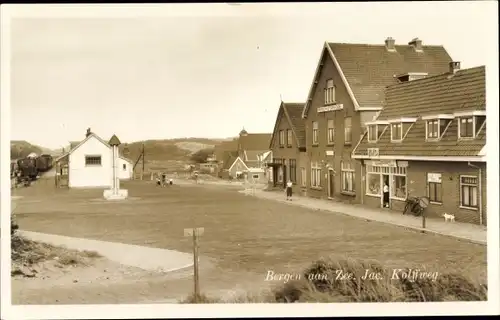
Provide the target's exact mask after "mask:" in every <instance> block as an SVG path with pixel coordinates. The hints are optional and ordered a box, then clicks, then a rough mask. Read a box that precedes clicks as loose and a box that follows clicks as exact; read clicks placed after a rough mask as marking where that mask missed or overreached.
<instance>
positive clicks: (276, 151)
mask: <svg viewBox="0 0 500 320" xmlns="http://www.w3.org/2000/svg"><path fill="white" fill-rule="evenodd" d="M280 113H281V116H280V117H279V119H278V125H277V129H276V130H277V131H276V132H275V134H274V137H273V140H272V146H273V149H272V157H273V158H275V159H284V161H285V164H286V170H287V172H286V178H287V179H288V178H289V177H290V166H289V163H290V162H289V160H290V159H295V160H296V163H297V165H296V168H295V169H296V177H297V179H296V180H297V181H295V182H294V184H293V191H294V192H299V191H300V189H301V177H300V167H301V166H302V164H301V159H302V160H303V157H302V158H301V157H300V152H299V148H298V147H297V142H296V141H295V137H294V141H293V143H292V146H290V147H288V146H287V142H286V137H287V134H286V130H292V127H291V126H290V123H289V122H288V120H287V119H286V116H285V113H284V112H283V111H282V110H280ZM280 130H284V132H285V145H284V146H283V147H281V146H280V144H279V132H280ZM284 177H285V175H284ZM269 184H270V185H272V186H274V181H273V182H269ZM276 186H277V187H282V186H283V184H282V183H280V182H278V181H276Z"/></svg>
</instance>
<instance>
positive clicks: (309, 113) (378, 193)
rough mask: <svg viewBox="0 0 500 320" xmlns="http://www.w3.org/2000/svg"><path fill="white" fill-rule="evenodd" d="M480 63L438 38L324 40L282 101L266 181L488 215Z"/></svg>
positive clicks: (434, 211)
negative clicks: (309, 74)
mask: <svg viewBox="0 0 500 320" xmlns="http://www.w3.org/2000/svg"><path fill="white" fill-rule="evenodd" d="M485 81H486V79H485V68H484V66H480V67H475V68H470V69H460V62H457V61H454V60H453V59H452V58H451V57H450V55H449V54H448V53H447V51H446V50H445V48H444V47H443V46H427V45H423V44H422V41H421V40H419V39H413V40H412V41H410V42H409V43H408V44H405V45H396V44H395V40H394V39H392V38H388V39H386V40H385V43H381V44H380V45H367V44H346V43H328V42H327V43H325V44H324V46H323V49H322V51H321V55H320V58H319V61H318V65H317V68H316V72H315V74H314V77H313V80H312V84H311V87H310V89H309V94H308V97H307V100H306V102H305V103H287V102H281V104H280V106H279V110H278V114H277V117H276V122H275V126H274V130H273V133H272V137H271V140H270V145H269V150H271V152H272V162H271V163H269V164H268V165H269V166H270V167H272V168H273V171H272V179H270V180H272V182H271V186H274V187H277V188H283V187H284V184H285V183H286V181H287V180H288V179H290V180H291V181H292V182H293V183H294V189H295V190H294V191H295V192H297V193H300V194H303V195H306V196H310V197H315V198H324V199H330V200H332V201H343V202H348V203H357V204H364V205H366V206H368V207H383V200H382V190H383V186H384V185H387V186H388V187H389V192H390V200H389V202H390V203H389V208H390V209H392V210H397V211H402V210H403V208H404V204H405V200H406V199H407V197H408V196H409V195H413V196H427V197H429V199H430V205H429V207H428V208H427V211H426V212H427V215H430V216H433V215H434V216H441V215H442V214H443V213H445V212H446V213H451V214H454V215H455V216H456V220H457V221H462V222H470V223H475V224H482V225H486V223H487V221H486V216H487V215H486V157H485V156H486V151H485V146H486V99H485Z"/></svg>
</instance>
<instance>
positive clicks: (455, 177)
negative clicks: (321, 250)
mask: <svg viewBox="0 0 500 320" xmlns="http://www.w3.org/2000/svg"><path fill="white" fill-rule="evenodd" d="M475 165H478V166H480V167H481V168H482V178H481V180H482V181H481V185H482V192H481V193H482V218H483V221H482V223H483V225H486V224H487V205H486V185H487V182H486V164H485V163H480V164H478V163H475ZM364 168H366V167H365V166H364ZM427 173H440V174H441V181H442V203H441V204H435V203H431V204H429V206H428V207H427V209H426V211H425V213H426V215H427V216H429V217H437V218H441V219H443V218H442V215H443V213H449V214H454V215H455V220H456V221H457V222H466V223H473V224H479V223H480V218H479V217H480V214H479V210H471V209H464V208H461V207H460V175H471V176H479V170H478V169H477V168H473V167H470V166H469V165H468V164H467V162H458V163H457V162H430V161H409V162H408V167H407V190H408V192H409V194H410V195H415V196H419V197H422V196H428V185H427ZM365 184H366V182H365ZM364 189H366V187H365V188H364ZM478 191H479V190H478ZM364 193H365V196H364V199H363V200H364V201H363V202H364V204H365V205H367V206H369V207H373V208H380V197H374V196H370V195H366V192H364ZM478 193H479V192H478ZM478 204H479V201H478ZM404 205H405V203H404V201H400V200H391V209H392V210H395V211H397V212H402V211H403V209H404Z"/></svg>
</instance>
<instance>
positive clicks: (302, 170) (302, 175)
mask: <svg viewBox="0 0 500 320" xmlns="http://www.w3.org/2000/svg"><path fill="white" fill-rule="evenodd" d="M300 182H301V185H302V186H303V187H305V186H307V172H306V168H304V167H301V168H300Z"/></svg>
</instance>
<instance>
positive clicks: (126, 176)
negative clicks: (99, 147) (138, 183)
mask: <svg viewBox="0 0 500 320" xmlns="http://www.w3.org/2000/svg"><path fill="white" fill-rule="evenodd" d="M133 166H134V165H133V164H132V163H131V162H129V161H127V160H125V159H123V158H120V157H119V158H118V177H119V179H120V180H130V179H131V178H132V176H133V170H132V169H133Z"/></svg>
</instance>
